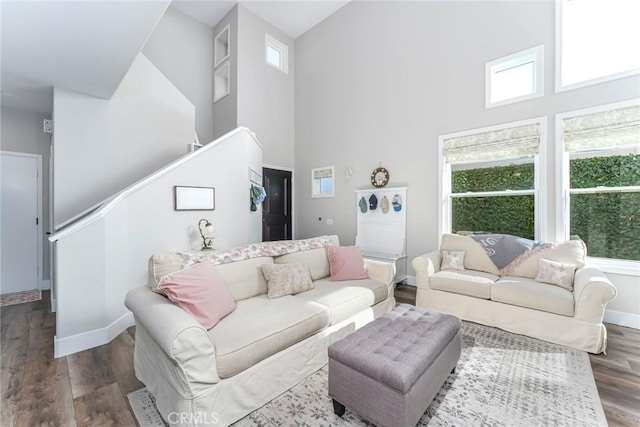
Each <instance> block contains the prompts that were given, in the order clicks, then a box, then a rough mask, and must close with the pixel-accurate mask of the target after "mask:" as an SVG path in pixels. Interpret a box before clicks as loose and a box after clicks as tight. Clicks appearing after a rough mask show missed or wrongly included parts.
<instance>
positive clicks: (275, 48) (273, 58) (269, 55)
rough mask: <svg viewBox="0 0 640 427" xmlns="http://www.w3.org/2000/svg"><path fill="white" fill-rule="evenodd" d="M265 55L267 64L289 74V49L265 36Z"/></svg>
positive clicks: (267, 35)
mask: <svg viewBox="0 0 640 427" xmlns="http://www.w3.org/2000/svg"><path fill="white" fill-rule="evenodd" d="M264 55H265V61H266V63H267V64H269V65H271V66H273V67H276V68H277V69H279V70H280V71H282V72H283V73H285V74H289V47H288V46H287V45H286V44H284V43H282V42H279V41H278V40H276V39H275V38H273V37H271V36H270V35H269V34H265V45H264Z"/></svg>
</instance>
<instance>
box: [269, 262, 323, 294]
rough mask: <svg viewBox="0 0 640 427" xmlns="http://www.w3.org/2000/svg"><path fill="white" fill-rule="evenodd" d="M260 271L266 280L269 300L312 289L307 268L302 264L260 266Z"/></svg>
mask: <svg viewBox="0 0 640 427" xmlns="http://www.w3.org/2000/svg"><path fill="white" fill-rule="evenodd" d="M260 269H261V270H262V274H264V278H265V279H266V280H267V288H268V292H267V296H268V297H269V298H280V297H283V296H285V295H295V294H298V293H300V292H304V291H308V290H309V289H313V282H311V276H309V268H308V267H307V266H306V265H304V264H302V263H299V262H294V263H291V264H262V265H261V266H260Z"/></svg>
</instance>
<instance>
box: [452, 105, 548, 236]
mask: <svg viewBox="0 0 640 427" xmlns="http://www.w3.org/2000/svg"><path fill="white" fill-rule="evenodd" d="M545 128H546V119H545V118H539V119H535V120H530V121H524V122H518V123H511V124H505V125H500V126H494V127H490V128H482V129H476V130H473V131H468V132H461V133H456V134H449V135H443V136H441V137H440V150H441V156H440V158H441V179H442V185H441V192H442V194H441V196H442V197H441V200H442V201H443V211H442V213H441V215H440V228H441V229H440V232H441V233H452V232H453V233H459V234H468V233H474V232H476V233H477V232H485V233H504V234H513V235H516V236H522V237H525V238H528V239H543V238H544V237H545V227H544V218H545V217H544V215H545V207H544V203H543V201H542V200H540V199H539V197H538V189H539V188H543V187H544V186H543V185H542V184H541V181H542V180H543V179H544V177H545V175H546V174H545V172H544V170H543V168H544V165H545V161H544V159H543V158H542V157H543V155H544V146H545V144H544V143H543V140H544V138H545V135H546V131H545Z"/></svg>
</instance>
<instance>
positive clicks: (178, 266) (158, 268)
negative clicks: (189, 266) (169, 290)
mask: <svg viewBox="0 0 640 427" xmlns="http://www.w3.org/2000/svg"><path fill="white" fill-rule="evenodd" d="M183 262H184V260H183V259H182V258H181V257H180V256H179V255H178V254H176V253H166V254H156V255H152V256H150V257H149V287H150V288H151V290H152V291H154V292H157V293H159V294H162V295H165V293H164V292H163V291H162V290H160V289H158V283H159V282H160V279H162V278H163V277H164V276H166V275H167V274H171V273H175V272H176V271H180V270H182V264H183Z"/></svg>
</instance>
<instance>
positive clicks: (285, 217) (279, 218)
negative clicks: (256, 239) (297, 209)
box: [262, 168, 292, 242]
mask: <svg viewBox="0 0 640 427" xmlns="http://www.w3.org/2000/svg"><path fill="white" fill-rule="evenodd" d="M262 185H263V186H264V190H265V192H266V193H267V198H266V199H265V200H264V203H263V204H262V241H263V242H269V241H273V240H291V238H292V234H291V224H292V218H291V172H289V171H283V170H278V169H270V168H263V169H262Z"/></svg>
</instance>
